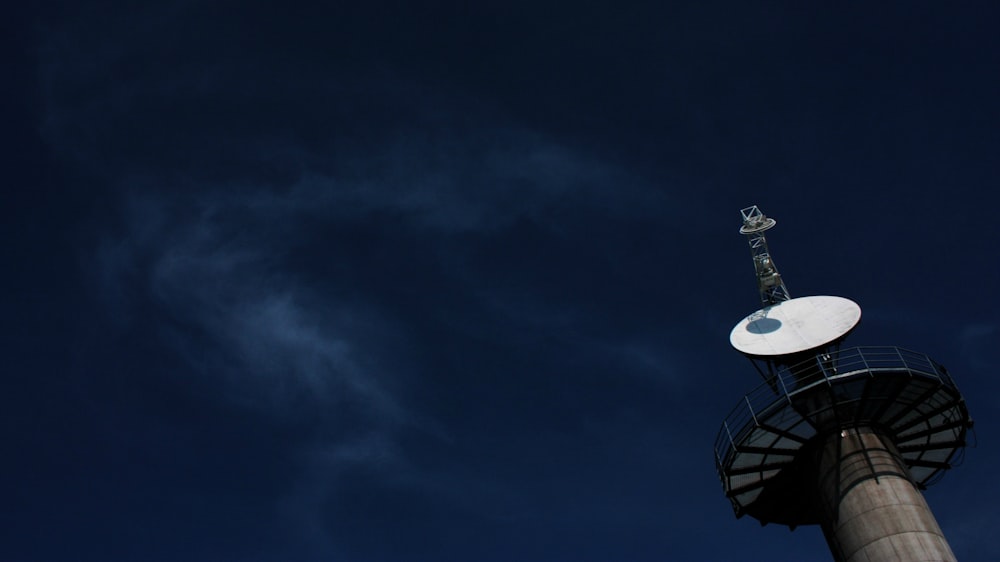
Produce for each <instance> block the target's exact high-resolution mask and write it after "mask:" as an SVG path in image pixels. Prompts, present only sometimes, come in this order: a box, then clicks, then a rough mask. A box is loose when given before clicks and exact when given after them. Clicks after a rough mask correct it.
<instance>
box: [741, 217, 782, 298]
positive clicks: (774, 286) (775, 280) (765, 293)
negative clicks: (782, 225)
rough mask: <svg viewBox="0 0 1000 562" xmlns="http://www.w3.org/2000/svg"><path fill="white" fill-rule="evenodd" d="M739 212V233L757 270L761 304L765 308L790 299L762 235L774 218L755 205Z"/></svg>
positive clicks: (770, 225) (771, 225)
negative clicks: (744, 239) (741, 223)
mask: <svg viewBox="0 0 1000 562" xmlns="http://www.w3.org/2000/svg"><path fill="white" fill-rule="evenodd" d="M740 214H741V215H743V226H741V227H740V234H744V235H746V237H747V242H748V243H749V244H750V255H751V256H752V257H753V266H754V270H755V271H756V272H757V289H758V290H759V291H760V302H761V304H762V306H763V307H765V308H766V307H768V306H771V305H774V304H778V303H779V302H783V301H787V300H789V299H791V296H789V294H788V288H787V287H785V282H784V281H783V280H782V279H781V274H780V273H778V267H777V266H776V265H775V264H774V260H773V259H771V252H770V250H768V248H767V238H766V237H765V236H764V231H766V230H768V229H770V228H771V227H773V226H774V225H775V224H776V222H775V220H774V219H772V218H769V217H767V216H765V215H764V213H762V212H761V210H760V209H758V208H757V205H753V206H752V207H747V208H746V209H742V210H740Z"/></svg>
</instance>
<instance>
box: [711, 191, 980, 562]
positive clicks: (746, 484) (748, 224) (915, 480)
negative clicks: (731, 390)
mask: <svg viewBox="0 0 1000 562" xmlns="http://www.w3.org/2000/svg"><path fill="white" fill-rule="evenodd" d="M740 213H741V214H742V216H743V226H742V227H741V228H740V234H743V235H745V236H746V237H747V239H748V241H749V243H750V250H751V252H752V254H753V260H754V267H755V269H756V273H757V283H758V287H759V288H760V297H761V302H762V304H763V306H762V308H761V309H759V310H757V311H755V312H753V313H751V314H749V315H747V316H746V317H745V318H743V320H741V321H740V322H738V323H737V324H736V326H735V327H734V328H733V330H732V332H730V336H729V341H730V344H731V345H732V346H733V348H734V349H736V350H737V351H739V352H740V353H742V354H743V355H744V356H745V357H747V358H749V359H750V361H751V363H753V364H754V366H755V367H756V368H757V370H758V372H759V373H760V374H761V375H762V376H764V379H765V384H762V385H760V386H758V387H757V388H756V389H754V390H752V391H751V392H750V393H748V394H747V395H745V396H744V397H743V399H742V400H740V402H738V403H737V404H736V406H735V407H734V408H733V410H732V412H731V413H730V414H729V416H728V417H727V418H726V419H725V421H724V422H723V424H722V428H721V429H720V431H719V434H718V437H717V438H716V441H715V465H716V469H717V470H718V473H719V478H720V479H721V481H722V488H723V491H724V492H725V494H726V498H728V499H729V501H730V503H731V504H732V507H733V511H734V512H735V514H736V516H737V517H742V516H744V515H749V516H750V517H753V518H754V519H757V520H758V521H760V522H761V523H762V524H768V523H774V524H779V525H788V526H789V527H791V528H793V529H794V528H795V527H797V526H800V525H819V526H820V527H821V528H822V530H823V534H824V536H825V537H826V540H827V544H828V546H829V547H830V552H831V554H832V555H833V557H834V559H835V560H837V561H842V562H888V561H896V560H944V561H953V560H955V555H954V553H953V552H952V550H951V547H950V546H949V545H948V542H947V540H946V539H945V537H944V534H943V533H942V532H941V528H940V526H939V525H938V524H937V521H935V519H934V515H933V513H931V510H930V507H929V506H928V505H927V502H926V501H925V500H924V497H923V495H922V494H921V492H920V491H921V490H922V489H924V488H925V487H926V486H928V485H930V484H933V483H935V482H937V481H938V480H940V478H941V477H942V476H943V474H944V472H945V471H947V470H948V469H950V468H951V467H953V466H955V465H957V464H958V463H959V462H960V461H961V460H962V458H963V453H964V450H965V444H966V435H967V432H968V431H969V430H970V429H971V428H972V418H971V417H970V415H969V411H968V409H967V408H966V404H965V399H964V398H963V397H962V394H961V392H960V391H959V390H958V387H957V386H956V385H955V381H954V380H952V378H951V375H950V374H949V373H948V371H947V370H946V369H945V368H944V367H943V366H942V365H941V364H939V363H937V362H936V361H934V360H933V359H931V358H930V357H928V356H927V355H924V354H923V353H919V352H916V351H908V350H905V349H900V348H898V347H889V346H882V347H854V348H850V349H841V348H840V344H841V343H842V342H843V341H844V340H845V338H846V337H847V336H848V335H849V334H850V333H851V332H852V331H853V330H854V328H855V326H856V325H857V324H858V322H859V321H860V320H861V307H860V306H859V305H858V304H857V303H855V302H854V301H852V300H850V299H847V298H843V297H837V296H829V295H813V296H804V297H796V298H791V297H790V296H789V295H788V290H787V289H786V288H785V284H784V283H783V282H782V280H781V276H780V275H779V274H778V270H777V268H776V267H775V266H774V261H773V260H772V259H771V255H770V252H769V251H768V248H767V241H766V240H765V238H764V232H765V231H766V230H768V229H770V228H772V227H774V225H775V221H774V219H772V218H768V217H766V216H764V214H763V213H762V212H761V211H760V209H758V208H757V206H756V205H754V206H752V207H748V208H746V209H743V210H741V211H740Z"/></svg>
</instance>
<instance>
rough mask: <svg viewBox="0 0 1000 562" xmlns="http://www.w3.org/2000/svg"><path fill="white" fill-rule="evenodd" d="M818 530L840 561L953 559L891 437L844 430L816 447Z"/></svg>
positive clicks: (862, 429) (868, 430)
mask: <svg viewBox="0 0 1000 562" xmlns="http://www.w3.org/2000/svg"><path fill="white" fill-rule="evenodd" d="M816 463H817V468H818V472H817V474H818V476H819V482H818V484H819V492H820V494H819V502H820V512H821V514H822V524H821V525H822V527H823V534H824V535H825V536H826V540H827V543H828V544H829V546H830V551H831V552H832V553H833V555H834V558H835V559H836V560H838V561H839V562H881V561H890V560H905V561H907V562H915V561H918V560H920V561H925V560H926V561H930V560H942V561H954V560H955V555H954V553H952V551H951V547H950V546H948V542H947V541H946V540H945V538H944V534H943V533H942V532H941V527H939V526H938V524H937V521H936V520H935V519H934V515H933V514H932V513H931V510H930V508H929V507H928V506H927V502H926V500H924V496H923V494H921V493H920V490H918V489H917V487H916V486H915V485H914V484H913V482H912V480H911V479H910V475H909V471H908V470H907V468H906V466H905V465H903V464H902V462H901V457H900V456H899V453H898V452H897V451H896V448H895V446H893V444H892V441H891V440H890V439H887V438H883V436H882V435H881V434H880V433H879V432H878V431H876V430H875V429H873V428H870V427H858V428H850V429H844V430H842V431H839V432H836V433H834V434H832V435H830V436H828V437H827V438H826V439H825V440H824V441H823V442H822V444H821V446H820V447H819V449H818V450H817V452H816Z"/></svg>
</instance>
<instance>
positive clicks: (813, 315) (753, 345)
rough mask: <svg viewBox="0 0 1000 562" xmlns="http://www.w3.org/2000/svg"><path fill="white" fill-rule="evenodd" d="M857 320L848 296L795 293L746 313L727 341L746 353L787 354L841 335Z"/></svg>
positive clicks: (857, 309)
mask: <svg viewBox="0 0 1000 562" xmlns="http://www.w3.org/2000/svg"><path fill="white" fill-rule="evenodd" d="M860 320H861V307H860V306H858V303H856V302H854V301H852V300H850V299H845V298H843V297H830V296H812V297H799V298H797V299H790V300H787V301H782V302H779V303H777V304H774V305H771V306H768V307H766V308H763V309H761V310H758V311H757V312H754V313H753V314H751V315H750V316H747V317H746V318H744V319H743V320H741V321H740V323H739V324H737V325H736V327H735V328H733V331H732V332H731V333H730V334H729V343H731V344H732V346H733V347H735V348H736V350H737V351H740V352H741V353H744V354H746V355H752V356H757V357H773V356H778V355H791V354H793V353H799V352H801V351H808V350H810V349H816V348H818V347H822V346H824V345H827V344H830V343H832V342H834V341H836V340H838V339H840V338H842V337H844V336H845V335H847V333H848V332H850V331H851V330H852V329H854V327H855V326H857V324H858V322H859V321H860Z"/></svg>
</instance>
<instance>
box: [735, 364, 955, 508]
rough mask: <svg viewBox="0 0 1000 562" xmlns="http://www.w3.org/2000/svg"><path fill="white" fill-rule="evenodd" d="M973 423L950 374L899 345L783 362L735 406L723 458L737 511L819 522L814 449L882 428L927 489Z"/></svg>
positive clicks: (947, 463) (952, 458) (946, 465)
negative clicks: (825, 440) (852, 432)
mask: <svg viewBox="0 0 1000 562" xmlns="http://www.w3.org/2000/svg"><path fill="white" fill-rule="evenodd" d="M970 425H971V420H970V418H969V414H968V410H967V408H966V406H965V402H964V400H963V398H962V396H961V394H960V393H959V392H958V389H957V388H956V387H955V385H954V383H953V382H952V380H951V378H950V377H949V376H948V374H947V371H945V369H944V368H943V367H942V366H940V365H939V364H937V363H935V362H934V361H932V360H931V359H930V358H929V357H927V356H926V355H923V354H919V353H914V352H909V351H905V350H901V349H898V348H894V347H868V348H852V349H846V350H843V351H841V352H838V353H832V354H820V355H817V356H815V357H814V358H812V359H811V360H810V361H807V362H805V363H802V364H799V365H795V366H793V367H791V368H787V369H785V368H783V369H781V370H780V371H779V372H778V374H777V378H776V380H774V381H770V384H765V385H762V386H761V387H759V388H757V389H756V390H754V391H753V392H751V393H750V394H748V395H747V396H746V397H745V398H744V400H743V401H742V402H740V404H739V405H737V407H736V408H735V409H734V410H733V412H732V413H731V414H730V416H729V417H728V418H727V419H726V421H725V423H724V424H723V427H722V430H721V431H720V433H719V437H718V439H717V440H716V464H717V468H718V470H719V475H720V477H721V479H722V484H723V488H724V490H725V492H726V496H727V497H728V498H729V499H730V501H731V502H732V504H733V508H734V510H735V511H736V514H737V516H742V515H750V516H752V517H754V518H756V519H758V520H760V521H761V522H763V523H777V524H784V525H790V526H797V525H809V524H815V523H818V522H819V516H818V514H816V513H815V508H814V506H813V498H814V496H815V494H814V491H815V489H816V477H815V475H814V473H813V470H812V461H811V458H812V455H811V454H810V450H811V447H812V445H813V444H814V443H815V442H816V441H817V440H818V439H820V438H822V437H823V436H826V435H829V434H830V433H833V432H839V431H841V430H842V429H845V428H851V427H863V426H868V427H876V428H878V429H879V431H881V432H882V433H884V434H885V435H886V436H888V437H889V438H890V439H891V440H892V442H893V443H894V444H895V446H896V449H897V450H898V452H899V454H900V456H901V457H902V460H903V462H904V463H905V465H906V466H907V468H908V469H909V471H910V475H911V476H912V478H913V481H914V483H915V484H917V485H918V486H920V487H924V486H927V485H929V484H931V483H933V482H934V481H936V479H937V478H938V477H939V476H940V475H941V474H942V471H943V470H945V469H947V468H949V467H950V466H951V465H952V464H953V463H954V461H955V458H956V456H957V453H959V452H960V451H961V450H962V448H963V447H964V446H965V435H966V431H967V429H968V427H969V426H970Z"/></svg>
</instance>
